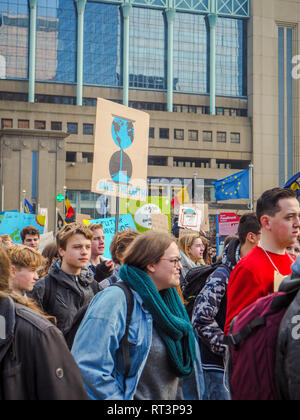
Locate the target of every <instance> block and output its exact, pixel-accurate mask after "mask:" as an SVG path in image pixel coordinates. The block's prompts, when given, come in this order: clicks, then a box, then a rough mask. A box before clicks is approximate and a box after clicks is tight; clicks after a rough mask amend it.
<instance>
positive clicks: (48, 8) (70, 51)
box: [36, 0, 77, 83]
mask: <svg viewBox="0 0 300 420" xmlns="http://www.w3.org/2000/svg"><path fill="white" fill-rule="evenodd" d="M76 50H77V12H76V6H75V2H74V0H39V1H38V8H37V45H36V78H37V80H39V81H49V82H50V81H53V82H62V83H75V82H76Z"/></svg>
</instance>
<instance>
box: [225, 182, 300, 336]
mask: <svg viewBox="0 0 300 420" xmlns="http://www.w3.org/2000/svg"><path fill="white" fill-rule="evenodd" d="M256 213H257V217H258V220H259V221H260V224H261V227H262V234H261V241H260V243H259V245H258V246H256V247H255V248H253V250H252V251H251V252H250V253H249V254H248V255H246V256H245V257H244V258H242V260H241V261H240V262H239V264H238V265H237V266H236V267H235V269H234V270H233V271H232V273H231V276H230V278H229V284H228V289H227V294H228V301H227V302H228V303H227V316H226V325H225V334H229V331H230V325H231V322H232V320H233V319H234V318H235V317H236V316H237V315H238V314H239V313H240V312H241V311H242V310H243V309H245V308H246V307H247V306H249V305H251V304H252V303H254V302H255V301H256V300H257V299H259V298H261V297H264V296H267V295H268V294H270V293H273V292H274V291H277V290H278V287H279V284H280V281H281V280H282V279H283V277H284V276H287V275H289V274H291V272H292V270H291V265H292V263H293V262H294V259H293V258H292V257H291V256H290V255H288V254H287V253H286V248H287V247H288V246H290V245H292V244H294V242H296V240H297V236H298V235H299V228H300V222H299V218H300V207H299V202H298V200H297V198H296V193H295V192H293V191H291V190H288V189H282V188H274V189H272V190H268V191H266V192H264V193H263V195H262V196H261V197H260V198H259V200H258V202H257V208H256Z"/></svg>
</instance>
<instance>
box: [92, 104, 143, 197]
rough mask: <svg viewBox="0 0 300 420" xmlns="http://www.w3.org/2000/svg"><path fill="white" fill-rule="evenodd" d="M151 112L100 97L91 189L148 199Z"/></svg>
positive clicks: (101, 192) (108, 193) (95, 191)
mask: <svg viewBox="0 0 300 420" xmlns="http://www.w3.org/2000/svg"><path fill="white" fill-rule="evenodd" d="M149 120H150V116H149V114H147V113H145V112H142V111H137V110H135V109H133V108H128V107H125V106H123V105H120V104H117V103H115V102H111V101H107V100H105V99H100V98H98V102H97V115H96V130H95V146H94V163H93V176H92V186H91V191H92V192H94V193H98V194H105V195H109V196H114V197H120V198H122V197H123V198H130V199H134V200H145V199H146V198H147V195H148V188H147V167H148V139H149Z"/></svg>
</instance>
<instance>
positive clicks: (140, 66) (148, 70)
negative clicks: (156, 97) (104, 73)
mask: <svg viewBox="0 0 300 420" xmlns="http://www.w3.org/2000/svg"><path fill="white" fill-rule="evenodd" d="M129 51H130V52H129V55H130V57H129V86H130V87H134V88H142V89H155V90H164V89H166V80H165V60H166V51H165V23H164V16H163V12H162V11H161V10H152V9H144V8H139V7H133V9H132V11H131V15H130V48H129Z"/></svg>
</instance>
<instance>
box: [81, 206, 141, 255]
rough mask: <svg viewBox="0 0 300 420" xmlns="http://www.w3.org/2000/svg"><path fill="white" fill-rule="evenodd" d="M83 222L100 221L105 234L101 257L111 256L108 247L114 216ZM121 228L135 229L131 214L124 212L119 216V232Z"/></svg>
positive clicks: (114, 220)
mask: <svg viewBox="0 0 300 420" xmlns="http://www.w3.org/2000/svg"><path fill="white" fill-rule="evenodd" d="M84 223H85V224H86V225H89V224H91V223H97V224H98V223H100V224H102V225H103V233H104V236H105V253H104V255H103V257H104V258H111V255H110V252H109V247H110V244H111V241H112V239H113V237H114V235H115V232H116V218H115V217H109V218H107V219H94V220H85V221H84ZM123 230H137V229H136V226H135V223H134V220H133V217H132V215H131V214H124V215H122V216H120V221H119V232H121V231H123Z"/></svg>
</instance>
